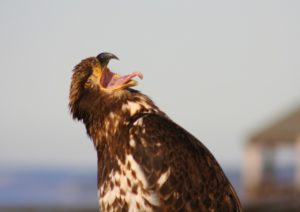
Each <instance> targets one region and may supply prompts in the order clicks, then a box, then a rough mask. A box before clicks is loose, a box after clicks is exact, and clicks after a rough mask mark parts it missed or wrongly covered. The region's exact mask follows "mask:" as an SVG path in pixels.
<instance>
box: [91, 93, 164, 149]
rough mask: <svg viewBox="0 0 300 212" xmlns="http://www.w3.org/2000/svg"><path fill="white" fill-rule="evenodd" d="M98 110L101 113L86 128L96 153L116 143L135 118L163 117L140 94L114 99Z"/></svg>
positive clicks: (149, 100)
mask: <svg viewBox="0 0 300 212" xmlns="http://www.w3.org/2000/svg"><path fill="white" fill-rule="evenodd" d="M105 106H107V107H105ZM99 110H101V113H99V115H97V116H94V117H93V118H92V121H91V122H89V126H86V127H87V131H88V134H89V136H90V137H91V138H92V140H93V142H94V145H95V147H96V149H97V151H100V152H102V151H103V148H105V147H107V148H109V147H110V146H111V144H112V143H113V142H116V141H118V140H119V139H118V138H119V136H124V135H121V133H124V130H125V131H126V128H128V127H129V126H130V124H132V122H134V120H135V119H136V118H138V117H140V116H142V115H145V114H149V113H157V114H161V115H164V114H163V113H162V112H161V111H160V110H159V109H158V107H157V106H156V105H155V104H154V103H153V102H152V101H151V99H150V98H148V97H147V96H145V95H143V94H141V93H134V94H132V95H129V96H126V98H118V99H117V98H116V99H114V102H113V104H104V105H103V104H102V105H99Z"/></svg>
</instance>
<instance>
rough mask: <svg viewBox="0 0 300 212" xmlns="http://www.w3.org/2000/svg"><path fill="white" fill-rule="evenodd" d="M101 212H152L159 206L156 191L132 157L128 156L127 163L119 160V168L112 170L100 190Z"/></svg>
mask: <svg viewBox="0 0 300 212" xmlns="http://www.w3.org/2000/svg"><path fill="white" fill-rule="evenodd" d="M99 203H100V207H101V210H103V211H108V210H113V211H115V210H116V211H118V209H121V208H122V209H124V208H125V209H126V208H127V209H128V211H140V210H142V211H152V209H153V207H155V206H159V199H158V196H157V194H156V192H155V191H151V190H150V189H149V185H148V181H147V177H146V176H145V174H144V172H143V170H142V168H141V166H140V165H139V164H138V163H137V162H136V161H135V159H134V158H133V156H132V155H130V154H129V155H126V157H125V161H124V162H122V161H121V160H118V167H117V168H116V169H115V170H111V172H110V173H109V176H108V178H107V180H106V181H105V182H103V184H102V185H101V187H100V188H99Z"/></svg>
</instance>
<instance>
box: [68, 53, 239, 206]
mask: <svg viewBox="0 0 300 212" xmlns="http://www.w3.org/2000/svg"><path fill="white" fill-rule="evenodd" d="M111 59H115V60H119V58H118V57H117V56H116V55H114V54H112V53H108V52H102V53H100V54H99V55H97V56H92V57H88V58H86V59H83V60H82V61H81V62H80V63H78V64H77V65H76V66H75V67H74V69H73V71H72V77H71V85H70V93H69V109H70V113H71V116H72V117H73V119H74V120H77V121H81V122H83V123H84V125H85V128H86V133H87V134H88V136H89V137H90V139H91V140H92V143H93V146H94V148H95V150H96V153H97V160H98V161H97V168H98V172H97V175H98V176H97V184H98V201H99V202H98V204H99V210H100V211H210V212H213V211H214V212H217V211H222V212H225V211H242V207H241V203H240V200H239V198H238V196H237V194H236V192H235V190H234V188H233V186H232V185H231V183H230V181H229V180H228V178H227V177H226V175H225V174H224V172H223V170H222V168H221V166H220V165H219V163H218V162H217V160H216V159H215V158H214V156H213V155H212V153H211V152H210V151H209V150H208V149H207V148H206V147H205V145H204V144H203V143H202V142H200V141H199V140H198V139H197V138H196V137H194V136H193V135H192V134H191V133H189V132H188V131H187V130H185V129H184V128H183V127H181V126H180V125H178V124H176V123H175V122H174V121H172V119H171V118H170V117H169V116H168V115H167V114H166V113H165V112H163V111H161V110H160V109H159V107H158V106H156V105H155V103H154V102H153V101H152V100H151V99H150V98H149V97H148V96H147V95H145V94H143V93H142V92H140V91H138V90H136V89H133V87H134V86H136V85H137V84H138V81H137V80H136V77H138V78H141V79H142V78H143V75H142V73H141V72H133V73H131V74H128V75H124V76H122V75H120V74H118V73H115V72H113V71H111V70H110V68H109V67H108V63H109V61H110V60H111ZM181 112H183V111H181Z"/></svg>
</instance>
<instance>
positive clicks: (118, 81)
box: [105, 72, 143, 88]
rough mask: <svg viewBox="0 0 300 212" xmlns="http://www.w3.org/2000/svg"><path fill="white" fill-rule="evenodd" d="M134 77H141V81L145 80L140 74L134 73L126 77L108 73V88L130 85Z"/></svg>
mask: <svg viewBox="0 0 300 212" xmlns="http://www.w3.org/2000/svg"><path fill="white" fill-rule="evenodd" d="M133 77H139V78H140V79H143V75H142V73H140V72H133V73H131V74H128V75H125V76H118V75H115V74H113V73H112V72H109V73H108V76H107V78H106V80H105V81H106V82H107V85H106V87H107V88H111V87H117V86H120V85H123V84H126V83H128V82H129V81H130V80H131V79H132V78H133Z"/></svg>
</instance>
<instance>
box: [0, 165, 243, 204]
mask: <svg viewBox="0 0 300 212" xmlns="http://www.w3.org/2000/svg"><path fill="white" fill-rule="evenodd" d="M225 172H226V175H227V176H228V178H229V179H230V181H231V182H232V184H233V186H234V187H235V189H236V190H237V192H238V193H240V172H239V171H238V170H237V169H230V170H229V169H227V170H225ZM97 204H98V201H97V179H96V170H95V171H75V170H61V169H60V170H53V169H49V170H48V169H30V170H13V171H12V170H10V171H7V170H1V171H0V206H1V205H2V206H3V205H14V206H32V205H34V206H57V205H59V206H66V207H83V206H89V207H91V206H92V207H97Z"/></svg>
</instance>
